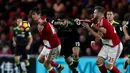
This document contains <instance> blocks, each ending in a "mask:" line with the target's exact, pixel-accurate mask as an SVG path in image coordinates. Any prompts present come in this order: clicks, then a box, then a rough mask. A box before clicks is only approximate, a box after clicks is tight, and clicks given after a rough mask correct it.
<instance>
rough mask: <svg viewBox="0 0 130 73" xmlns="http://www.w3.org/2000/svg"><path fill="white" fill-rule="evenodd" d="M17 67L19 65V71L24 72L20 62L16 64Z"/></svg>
mask: <svg viewBox="0 0 130 73" xmlns="http://www.w3.org/2000/svg"><path fill="white" fill-rule="evenodd" d="M16 65H17V67H18V69H19V70H20V71H22V68H21V65H20V62H16Z"/></svg>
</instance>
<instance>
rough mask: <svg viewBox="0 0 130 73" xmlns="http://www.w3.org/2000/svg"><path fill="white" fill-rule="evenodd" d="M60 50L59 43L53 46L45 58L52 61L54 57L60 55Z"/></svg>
mask: <svg viewBox="0 0 130 73" xmlns="http://www.w3.org/2000/svg"><path fill="white" fill-rule="evenodd" d="M60 50H61V45H59V46H57V47H55V48H53V49H52V50H51V51H50V53H49V56H48V58H47V60H48V61H52V60H53V59H54V58H58V57H59V55H60Z"/></svg>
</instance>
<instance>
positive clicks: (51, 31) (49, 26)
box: [46, 23, 56, 37]
mask: <svg viewBox="0 0 130 73" xmlns="http://www.w3.org/2000/svg"><path fill="white" fill-rule="evenodd" d="M46 31H47V34H48V37H52V36H53V35H54V34H56V31H55V28H54V27H53V25H52V24H51V23H47V28H46Z"/></svg>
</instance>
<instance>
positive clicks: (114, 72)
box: [110, 66, 121, 73]
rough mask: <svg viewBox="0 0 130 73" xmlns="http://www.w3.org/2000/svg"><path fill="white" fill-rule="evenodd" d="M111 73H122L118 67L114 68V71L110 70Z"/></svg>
mask: <svg viewBox="0 0 130 73" xmlns="http://www.w3.org/2000/svg"><path fill="white" fill-rule="evenodd" d="M110 72H111V73H121V72H120V71H119V69H118V68H117V67H116V66H113V67H112V69H111V70H110Z"/></svg>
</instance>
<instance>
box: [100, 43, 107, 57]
mask: <svg viewBox="0 0 130 73" xmlns="http://www.w3.org/2000/svg"><path fill="white" fill-rule="evenodd" d="M107 49H108V46H106V45H103V46H102V48H101V50H100V52H99V53H98V57H102V58H104V59H107V57H108V52H107Z"/></svg>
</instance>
